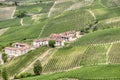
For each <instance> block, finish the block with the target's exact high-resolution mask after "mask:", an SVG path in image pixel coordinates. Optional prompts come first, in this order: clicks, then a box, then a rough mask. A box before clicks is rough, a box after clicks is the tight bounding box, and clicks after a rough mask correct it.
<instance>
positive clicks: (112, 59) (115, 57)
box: [108, 43, 120, 64]
mask: <svg viewBox="0 0 120 80" xmlns="http://www.w3.org/2000/svg"><path fill="white" fill-rule="evenodd" d="M119 49H120V43H118V44H114V45H113V46H112V48H111V50H110V53H109V55H108V56H109V58H108V59H109V63H112V64H120V58H119V56H120V51H119Z"/></svg>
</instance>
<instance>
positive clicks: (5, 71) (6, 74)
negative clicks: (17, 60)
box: [2, 68, 8, 80]
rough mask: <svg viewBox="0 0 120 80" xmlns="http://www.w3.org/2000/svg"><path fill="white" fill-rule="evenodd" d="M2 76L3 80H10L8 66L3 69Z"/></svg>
mask: <svg viewBox="0 0 120 80" xmlns="http://www.w3.org/2000/svg"><path fill="white" fill-rule="evenodd" d="M2 78H3V80H8V72H7V69H6V68H3V69H2Z"/></svg>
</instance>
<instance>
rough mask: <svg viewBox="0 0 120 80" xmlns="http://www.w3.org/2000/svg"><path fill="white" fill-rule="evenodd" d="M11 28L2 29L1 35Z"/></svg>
mask: <svg viewBox="0 0 120 80" xmlns="http://www.w3.org/2000/svg"><path fill="white" fill-rule="evenodd" d="M8 29H9V28H4V29H0V36H1V35H2V34H4V33H5V32H6V31H7V30H8Z"/></svg>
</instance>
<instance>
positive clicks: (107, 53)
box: [106, 43, 113, 64]
mask: <svg viewBox="0 0 120 80" xmlns="http://www.w3.org/2000/svg"><path fill="white" fill-rule="evenodd" d="M112 46H113V43H112V44H111V45H110V46H109V48H108V50H107V52H106V64H108V63H109V60H108V58H109V52H110V50H111V48H112Z"/></svg>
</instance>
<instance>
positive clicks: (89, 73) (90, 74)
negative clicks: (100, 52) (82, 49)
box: [21, 65, 120, 80]
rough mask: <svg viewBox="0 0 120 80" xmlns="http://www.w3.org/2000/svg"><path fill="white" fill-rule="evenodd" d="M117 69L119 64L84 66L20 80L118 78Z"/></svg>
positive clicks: (99, 79) (119, 76) (110, 79)
mask: <svg viewBox="0 0 120 80" xmlns="http://www.w3.org/2000/svg"><path fill="white" fill-rule="evenodd" d="M119 69H120V65H101V66H86V67H82V68H80V69H76V70H72V71H68V72H60V73H53V74H46V75H41V76H37V77H29V78H25V79H21V80H37V79H42V80H58V79H62V78H70V79H80V80H119V79H120V75H119V74H120V71H119Z"/></svg>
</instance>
